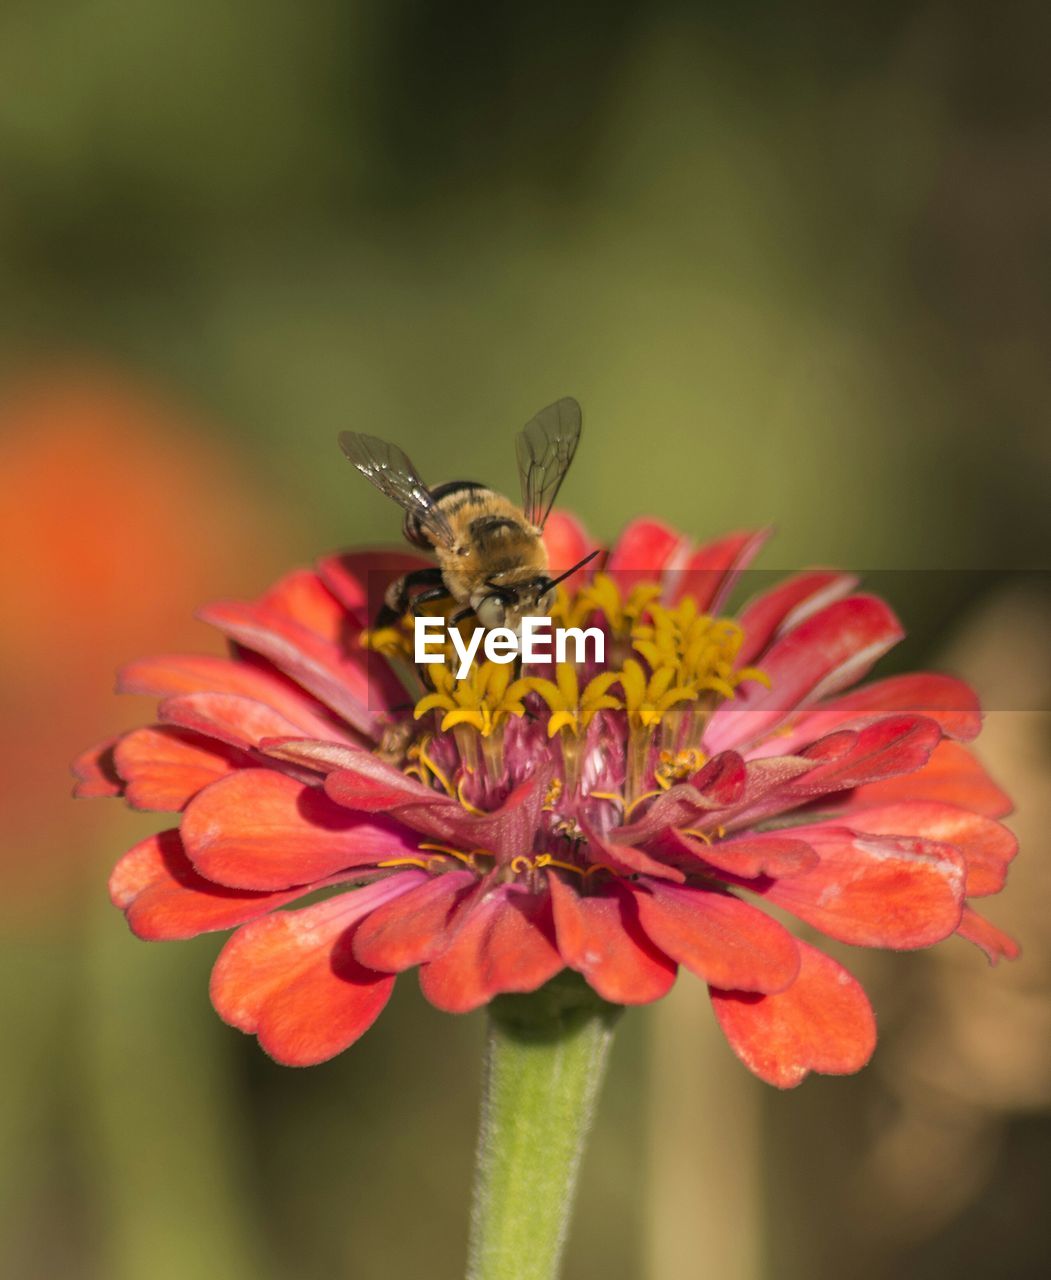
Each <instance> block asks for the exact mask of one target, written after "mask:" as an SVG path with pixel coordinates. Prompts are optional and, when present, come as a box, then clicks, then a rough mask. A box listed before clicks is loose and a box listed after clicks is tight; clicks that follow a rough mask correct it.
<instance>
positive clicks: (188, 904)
mask: <svg viewBox="0 0 1051 1280" xmlns="http://www.w3.org/2000/svg"><path fill="white" fill-rule="evenodd" d="M109 891H110V899H111V901H112V902H113V905H114V906H117V907H120V908H121V910H122V911H124V912H125V913H126V915H127V917H128V924H129V925H130V926H131V931H132V933H134V934H136V935H137V936H138V937H140V938H145V939H146V940H147V941H150V942H155V941H158V940H160V939H171V938H195V937H196V936H197V935H198V934H199V933H209V932H211V931H212V930H215V929H231V928H233V926H234V925H238V924H244V923H245V921H247V920H255V919H256V918H257V917H258V916H261V915H264V914H265V913H266V912H268V911H272V910H273V909H274V908H275V907H280V906H283V905H284V904H285V903H286V902H291V901H292V900H293V899H295V898H298V897H300V896H302V894H303V893H304V892H305V889H304V888H303V887H302V886H300V887H298V888H295V889H291V890H289V891H287V892H285V893H253V892H252V891H251V890H249V889H227V888H224V887H223V886H222V885H217V884H212V882H211V881H210V880H205V878H204V877H203V876H201V875H199V874H198V873H197V872H196V871H195V870H194V867H193V864H192V863H191V862H190V860H189V858H187V856H186V853H185V850H184V849H183V846H182V841H181V840H180V839H179V833H178V831H162V832H160V833H159V834H158V835H153V836H149V837H148V838H147V839H146V840H143V841H142V842H141V843H140V844H137V845H135V847H134V848H133V849H129V850H128V852H127V853H126V854H125V855H124V857H123V858H121V860H120V861H119V862H118V863H117V865H116V866H115V867H114V868H113V874H112V875H111V876H110V881H109Z"/></svg>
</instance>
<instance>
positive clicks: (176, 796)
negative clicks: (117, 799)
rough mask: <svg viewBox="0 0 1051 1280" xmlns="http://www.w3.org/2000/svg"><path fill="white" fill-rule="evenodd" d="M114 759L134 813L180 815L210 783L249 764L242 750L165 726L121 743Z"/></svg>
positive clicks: (151, 728) (128, 736)
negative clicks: (158, 812) (153, 812)
mask: <svg viewBox="0 0 1051 1280" xmlns="http://www.w3.org/2000/svg"><path fill="white" fill-rule="evenodd" d="M114 760H115V762H116V766H117V769H118V770H119V772H120V775H121V777H122V778H123V779H124V782H125V784H126V785H125V791H124V794H125V796H126V797H127V800H128V803H129V804H130V805H131V806H132V807H133V808H135V809H159V810H161V811H163V812H169V813H177V812H178V811H179V810H180V809H182V808H183V807H184V806H185V805H186V804H187V803H188V802H189V801H190V800H192V799H193V797H194V796H195V795H196V794H197V792H198V791H202V790H203V789H204V788H205V787H207V786H208V785H209V784H210V783H212V782H216V781H217V780H218V779H219V778H223V777H225V776H226V775H227V774H228V773H233V772H234V770H235V769H239V768H245V767H246V766H248V765H249V764H250V763H251V760H250V758H249V757H248V756H247V755H245V754H244V753H243V752H241V751H235V750H233V749H231V748H230V747H226V746H223V745H221V744H220V743H217V742H213V741H211V740H210V739H208V738H202V737H199V736H198V735H197V734H194V733H186V732H184V731H183V730H181V729H169V728H165V727H164V726H161V725H157V726H153V727H150V728H146V729H136V730H135V732H134V733H129V734H128V735H127V736H126V737H124V738H122V739H121V741H120V742H119V743H118V745H117V749H116V751H115V752H114Z"/></svg>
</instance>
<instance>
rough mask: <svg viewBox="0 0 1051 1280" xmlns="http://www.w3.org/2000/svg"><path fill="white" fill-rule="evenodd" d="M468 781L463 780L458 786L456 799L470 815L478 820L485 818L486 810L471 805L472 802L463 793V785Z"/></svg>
mask: <svg viewBox="0 0 1051 1280" xmlns="http://www.w3.org/2000/svg"><path fill="white" fill-rule="evenodd" d="M466 781H467V779H466V777H464V778H461V779H460V781H459V782H458V783H457V784H456V798H457V800H459V802H460V804H461V805H462V806H463V807H464V808H465V809H466V810H467V812H468V813H473V814H474V816H475V817H476V818H484V817H485V810H484V809H479V808H478V806H477V805H476V804H471V802H470V800H468V799H467V797H466V796H465V795H464V793H463V784H464V783H465V782H466Z"/></svg>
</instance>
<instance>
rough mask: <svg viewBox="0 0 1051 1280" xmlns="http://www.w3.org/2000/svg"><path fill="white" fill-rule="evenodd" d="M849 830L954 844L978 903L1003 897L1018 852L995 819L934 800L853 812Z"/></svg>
mask: <svg viewBox="0 0 1051 1280" xmlns="http://www.w3.org/2000/svg"><path fill="white" fill-rule="evenodd" d="M850 825H851V827H853V828H854V829H855V830H857V831H865V832H869V833H871V834H873V835H913V836H922V837H923V838H924V839H925V840H937V841H940V842H942V843H943V844H951V845H953V846H954V848H956V849H958V850H959V851H960V853H961V854H962V855H963V859H964V862H965V864H966V867H967V884H966V893H967V896H968V897H970V898H980V897H984V896H987V895H988V894H991V893H999V891H1000V890H1001V889H1002V888H1003V887H1004V883H1005V881H1006V879H1007V868H1008V865H1009V864H1010V862H1011V860H1012V858H1014V856H1015V854H1016V853H1017V852H1018V841H1017V839H1016V838H1015V836H1014V834H1013V833H1012V832H1010V831H1008V829H1007V828H1006V827H1005V826H1003V825H1001V824H1000V823H999V822H994V821H993V819H992V818H986V817H983V816H982V815H981V814H977V813H971V812H970V810H968V809H961V808H959V807H958V806H956V805H952V804H941V803H939V802H938V801H933V800H902V801H899V802H898V803H897V804H885V805H878V806H875V807H873V808H871V809H860V810H855V811H853V812H852V813H851V815H850Z"/></svg>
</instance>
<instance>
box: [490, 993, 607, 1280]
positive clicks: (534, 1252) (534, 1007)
mask: <svg viewBox="0 0 1051 1280" xmlns="http://www.w3.org/2000/svg"><path fill="white" fill-rule="evenodd" d="M619 1013H620V1009H619V1007H618V1006H616V1005H611V1004H607V1003H606V1002H605V1001H604V1000H600V999H599V998H598V997H597V996H596V995H595V994H594V993H593V992H592V991H591V990H590V989H589V988H588V987H587V986H586V985H585V984H584V982H583V981H582V980H581V979H580V978H579V977H578V976H577V975H576V974H574V973H569V972H567V973H564V974H561V975H560V976H559V977H558V978H556V979H554V980H553V981H552V982H549V983H548V984H547V986H546V987H544V988H542V990H540V991H537V992H534V993H533V994H531V995H527V996H501V997H500V998H499V999H498V1000H494V1001H493V1003H492V1004H491V1005H490V1007H489V1040H488V1046H487V1051H486V1062H485V1080H484V1084H483V1098H482V1122H481V1130H480V1132H479V1136H478V1152H477V1163H476V1167H475V1183H474V1199H473V1204H472V1208H471V1240H470V1249H469V1261H468V1268H467V1274H468V1277H469V1280H553V1278H554V1277H555V1276H557V1275H558V1267H559V1260H560V1258H561V1256H562V1247H563V1245H564V1244H565V1240H566V1235H567V1233H568V1230H569V1219H570V1216H571V1214H572V1209H573V1193H574V1190H575V1187H576V1179H577V1170H578V1168H579V1166H580V1157H581V1155H582V1153H583V1149H584V1141H585V1139H586V1137H587V1131H588V1128H589V1126H590V1124H591V1118H592V1115H593V1114H594V1110H595V1102H596V1100H597V1098H598V1092H599V1087H600V1085H601V1083H602V1076H603V1072H604V1070H605V1065H606V1056H607V1052H608V1050H609V1045H610V1040H611V1038H612V1035H613V1026H614V1023H615V1022H616V1019H617V1016H618V1014H619Z"/></svg>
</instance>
